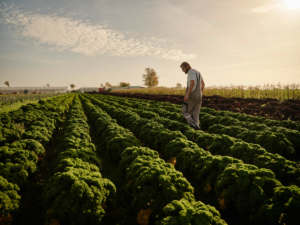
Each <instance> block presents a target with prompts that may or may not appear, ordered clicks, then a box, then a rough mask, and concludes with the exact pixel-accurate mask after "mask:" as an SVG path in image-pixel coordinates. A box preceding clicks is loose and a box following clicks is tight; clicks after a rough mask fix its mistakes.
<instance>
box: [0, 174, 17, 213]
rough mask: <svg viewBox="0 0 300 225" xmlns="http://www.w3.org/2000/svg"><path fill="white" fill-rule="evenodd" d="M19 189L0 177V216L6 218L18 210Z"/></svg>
mask: <svg viewBox="0 0 300 225" xmlns="http://www.w3.org/2000/svg"><path fill="white" fill-rule="evenodd" d="M18 191H20V188H19V187H18V185H16V184H12V183H10V182H8V181H7V179H5V178H3V177H2V176H0V215H3V216H7V215H8V214H9V213H11V212H13V211H15V210H17V209H18V208H19V204H20V199H21V197H20V196H19V195H18Z"/></svg>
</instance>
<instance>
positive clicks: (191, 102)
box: [180, 62, 205, 130]
mask: <svg viewBox="0 0 300 225" xmlns="http://www.w3.org/2000/svg"><path fill="white" fill-rule="evenodd" d="M180 67H181V69H182V71H183V72H184V73H185V74H187V75H188V76H187V88H186V92H185V97H184V102H183V106H182V110H181V113H182V115H183V116H184V117H185V118H186V120H187V122H188V124H189V125H190V126H191V127H192V128H194V129H195V130H200V129H201V128H200V127H199V113H200V107H201V103H202V94H203V91H204V87H205V84H204V81H203V78H202V76H201V74H200V72H199V71H197V70H194V69H192V67H191V66H190V64H188V63H187V62H183V63H182V64H181V65H180Z"/></svg>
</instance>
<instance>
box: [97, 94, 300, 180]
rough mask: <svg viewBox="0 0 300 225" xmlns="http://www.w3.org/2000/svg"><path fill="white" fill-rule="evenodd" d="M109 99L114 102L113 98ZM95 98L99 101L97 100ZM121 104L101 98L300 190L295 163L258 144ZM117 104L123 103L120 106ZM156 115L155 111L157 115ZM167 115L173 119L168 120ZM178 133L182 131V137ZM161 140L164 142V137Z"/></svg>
mask: <svg viewBox="0 0 300 225" xmlns="http://www.w3.org/2000/svg"><path fill="white" fill-rule="evenodd" d="M109 97H110V98H111V96H109ZM94 98H97V97H96V96H94ZM98 99H99V97H98ZM122 100H123V99H122V98H119V99H113V100H110V99H107V97H106V96H105V97H104V96H103V97H101V101H102V102H107V103H109V104H110V105H114V106H116V107H118V108H121V109H123V110H126V111H127V112H130V111H131V112H134V114H138V115H139V116H140V117H142V118H144V119H145V122H147V121H148V120H147V119H151V120H152V121H155V122H157V123H159V124H162V125H163V126H164V127H165V128H167V129H169V130H171V131H175V132H177V135H179V136H178V137H186V138H187V139H188V140H190V141H192V142H194V143H196V144H197V145H198V146H199V147H200V148H203V149H205V150H208V151H209V152H210V153H211V154H213V155H222V156H231V157H234V158H236V159H240V160H242V161H243V162H244V163H248V164H253V165H255V166H257V167H259V168H267V169H271V170H272V171H273V172H274V173H275V175H276V178H277V179H278V180H279V181H280V182H282V183H283V184H284V185H290V184H296V185H298V186H300V178H299V175H300V168H299V166H298V164H297V163H296V162H293V161H290V160H287V159H285V158H284V157H282V156H280V155H278V154H272V153H270V152H268V151H267V150H266V149H264V148H263V147H262V146H260V145H258V144H252V143H247V142H245V141H243V140H241V139H237V138H232V137H229V136H227V135H218V134H210V133H205V132H202V131H197V132H196V131H194V130H192V129H191V128H189V127H188V125H187V124H186V122H185V123H181V122H179V121H182V117H183V116H182V115H181V114H179V113H175V112H174V113H168V111H167V110H163V109H162V107H160V108H156V107H152V108H150V107H149V108H146V109H147V110H152V111H147V110H143V109H139V108H136V107H135V106H130V107H129V103H128V102H127V103H124V100H123V101H122ZM130 100H131V99H130ZM118 101H120V104H119V103H118ZM126 105H128V106H126ZM153 111H155V113H154V112H153ZM168 114H169V118H170V119H168ZM159 115H161V116H163V117H160V116H159ZM176 118H180V119H179V121H175V120H173V119H176ZM120 120H122V121H124V125H125V126H126V125H130V124H131V123H130V121H128V120H127V118H126V117H123V118H120ZM148 122H151V121H148ZM178 131H180V132H179V133H180V134H179V133H178ZM162 138H165V136H164V137H162ZM149 143H150V142H149ZM155 147H156V146H155Z"/></svg>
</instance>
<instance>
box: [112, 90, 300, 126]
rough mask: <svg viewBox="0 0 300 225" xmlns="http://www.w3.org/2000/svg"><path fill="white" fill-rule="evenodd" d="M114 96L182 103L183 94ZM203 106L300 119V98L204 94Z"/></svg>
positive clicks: (277, 117)
mask: <svg viewBox="0 0 300 225" xmlns="http://www.w3.org/2000/svg"><path fill="white" fill-rule="evenodd" d="M109 94H110V95H114V96H122V97H130V98H138V99H145V100H154V101H161V102H171V103H174V104H179V105H182V102H183V96H182V95H158V94H139V93H137V94H132V93H126V92H125V93H118V92H112V93H109ZM202 107H207V108H212V109H215V110H217V111H219V110H223V111H231V112H238V113H245V114H247V115H253V116H261V117H266V118H268V119H281V120H295V121H300V113H299V112H300V100H293V99H289V100H285V101H283V102H280V101H279V100H278V99H276V98H265V99H257V98H238V97H232V98H226V97H222V96H218V95H215V96H206V95H205V96H203V102H202Z"/></svg>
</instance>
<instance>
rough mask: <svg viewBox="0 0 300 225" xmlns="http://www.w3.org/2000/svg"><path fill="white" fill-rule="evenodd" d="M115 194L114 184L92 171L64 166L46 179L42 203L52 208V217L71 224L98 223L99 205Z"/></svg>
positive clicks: (100, 214) (103, 212)
mask: <svg viewBox="0 0 300 225" xmlns="http://www.w3.org/2000/svg"><path fill="white" fill-rule="evenodd" d="M115 193H116V188H115V186H114V185H113V184H112V183H111V182H110V181H109V180H107V179H103V178H102V177H101V174H100V173H99V172H96V171H93V172H91V171H89V170H86V169H82V168H73V167H66V168H65V169H64V170H63V172H57V173H55V174H54V176H52V177H51V178H50V180H49V181H48V182H47V184H46V186H45V188H44V194H43V199H44V206H45V207H46V208H47V209H53V210H54V213H53V215H52V218H54V219H56V220H58V221H66V220H68V221H70V223H71V224H72V225H76V224H88V223H99V222H100V221H101V218H102V217H103V216H104V214H105V211H104V209H103V207H102V205H103V204H105V202H106V201H108V200H109V199H110V198H112V197H113V196H114V195H115Z"/></svg>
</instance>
